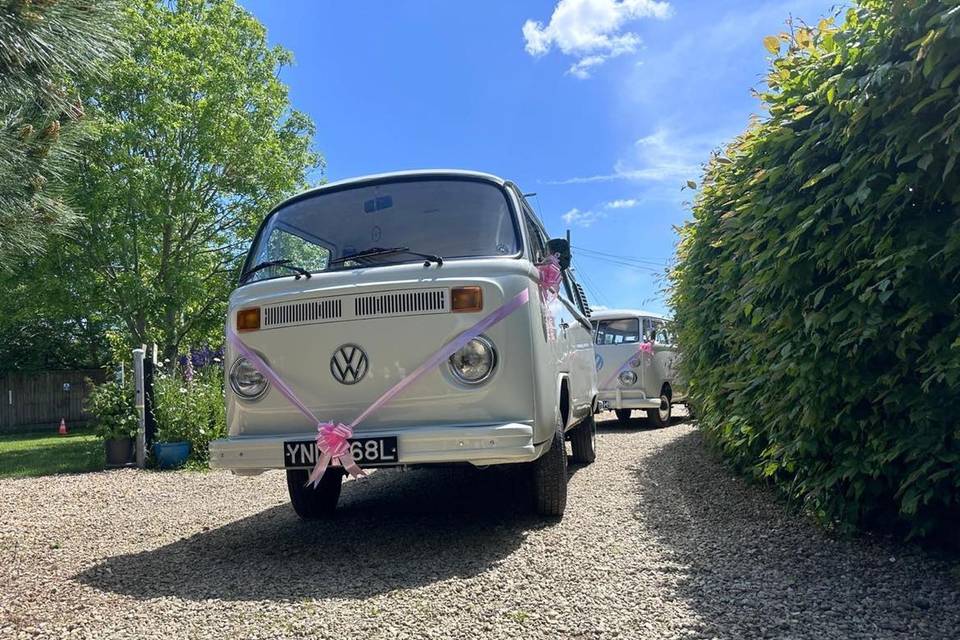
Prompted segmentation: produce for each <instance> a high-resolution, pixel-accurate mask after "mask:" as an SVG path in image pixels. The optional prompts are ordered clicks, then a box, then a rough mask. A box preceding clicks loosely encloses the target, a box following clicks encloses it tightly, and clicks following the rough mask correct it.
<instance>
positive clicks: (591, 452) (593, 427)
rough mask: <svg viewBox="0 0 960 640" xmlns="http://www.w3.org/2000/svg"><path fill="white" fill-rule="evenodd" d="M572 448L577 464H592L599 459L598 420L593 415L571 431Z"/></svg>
mask: <svg viewBox="0 0 960 640" xmlns="http://www.w3.org/2000/svg"><path fill="white" fill-rule="evenodd" d="M570 448H571V449H573V456H572V457H573V461H574V462H576V463H577V464H590V463H591V462H593V461H594V460H596V459H597V422H596V420H594V419H593V415H591V416H590V417H588V418H586V419H584V420H583V422H581V423H580V424H578V425H577V426H576V427H574V428H573V429H572V430H571V431H570Z"/></svg>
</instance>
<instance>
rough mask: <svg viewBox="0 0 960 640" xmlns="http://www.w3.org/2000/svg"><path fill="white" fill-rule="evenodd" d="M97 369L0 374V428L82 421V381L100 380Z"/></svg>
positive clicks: (84, 394) (84, 389) (84, 417)
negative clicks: (62, 420)
mask: <svg viewBox="0 0 960 640" xmlns="http://www.w3.org/2000/svg"><path fill="white" fill-rule="evenodd" d="M105 377H106V374H105V372H104V371H103V370H101V369H87V370H81V371H45V372H40V373H6V374H0V432H3V431H7V432H10V431H22V430H24V429H25V428H28V427H54V426H56V425H58V424H59V423H60V419H61V418H64V419H65V420H66V421H67V425H68V426H70V425H76V424H79V423H82V422H86V421H87V420H89V419H90V416H89V415H88V414H87V413H86V412H85V411H84V410H83V404H84V400H85V399H86V397H87V394H88V393H89V389H88V387H87V384H86V383H85V381H86V380H87V379H88V378H89V379H90V380H93V381H94V382H103V381H104V379H105Z"/></svg>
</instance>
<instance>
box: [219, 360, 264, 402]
mask: <svg viewBox="0 0 960 640" xmlns="http://www.w3.org/2000/svg"><path fill="white" fill-rule="evenodd" d="M241 369H243V370H244V371H241ZM241 376H248V378H247V380H249V377H259V382H256V383H254V384H250V383H249V382H247V383H246V386H245V384H244V382H243V378H241ZM227 377H228V378H229V380H230V389H231V390H232V391H233V393H234V395H236V396H237V397H238V398H240V399H241V400H246V401H249V402H253V401H255V400H259V399H260V398H262V397H263V394H265V393H266V392H267V390H268V389H269V388H270V382H269V381H268V380H267V378H266V376H264V375H263V372H261V371H260V370H259V369H257V368H256V367H255V366H253V363H252V362H250V361H249V360H247V359H246V358H245V357H243V356H237V358H236V359H235V360H234V361H233V364H232V365H230V375H229V376H227Z"/></svg>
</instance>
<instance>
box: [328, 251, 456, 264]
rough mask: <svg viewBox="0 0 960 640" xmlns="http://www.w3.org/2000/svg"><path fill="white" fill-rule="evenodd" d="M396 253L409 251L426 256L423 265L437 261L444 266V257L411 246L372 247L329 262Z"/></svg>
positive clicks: (341, 261) (336, 262)
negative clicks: (410, 247)
mask: <svg viewBox="0 0 960 640" xmlns="http://www.w3.org/2000/svg"><path fill="white" fill-rule="evenodd" d="M396 253H408V254H410V255H412V256H419V257H421V258H425V259H426V262H424V263H423V266H425V267H429V266H430V263H431V262H436V263H437V266H438V267H440V266H443V258H441V257H440V256H437V255H434V254H432V253H420V252H419V251H411V250H410V249H409V247H390V248H386V249H385V248H383V247H373V248H371V249H366V250H364V251H358V252H357V253H351V254H350V255H346V256H342V257H340V258H336V259H335V260H331V261H330V263H329V264H341V263H343V262H346V261H347V260H358V259H360V260H362V259H364V258H373V257H374V256H389V255H394V254H396Z"/></svg>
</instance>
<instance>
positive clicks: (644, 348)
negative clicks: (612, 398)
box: [600, 341, 653, 389]
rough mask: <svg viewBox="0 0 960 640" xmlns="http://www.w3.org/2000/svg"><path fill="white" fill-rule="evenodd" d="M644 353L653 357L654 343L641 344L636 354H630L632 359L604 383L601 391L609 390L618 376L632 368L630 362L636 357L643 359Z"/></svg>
mask: <svg viewBox="0 0 960 640" xmlns="http://www.w3.org/2000/svg"><path fill="white" fill-rule="evenodd" d="M644 353H646V354H648V355H651V356H652V355H653V343H652V342H647V341H644V342H641V343H640V346H639V347H637V350H636V351H635V352H633V353H631V354H630V357H629V358H627V361H626V362H624V363H623V364H622V365H620V368H619V369H617V370H616V371H614V372H613V374H612V375H611V376H610V377H609V378H607V380H606V382H604V383H603V385H601V387H600V388H601V389H606V388H608V387H609V386H610V383H612V382H613V381H614V380H615V379H616V377H617V376H619V375H620V374H621V373H622V372H623V371H624V370H625V369H628V368H629V367H630V362H631V361H632V360H633V359H634V358H635V357H636V356H641V357H643V354H644Z"/></svg>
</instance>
